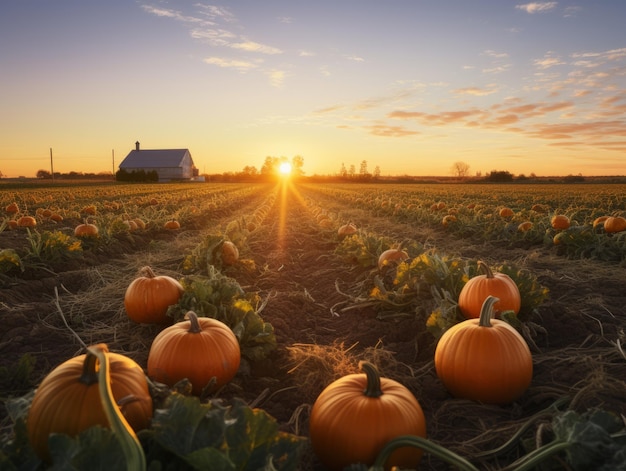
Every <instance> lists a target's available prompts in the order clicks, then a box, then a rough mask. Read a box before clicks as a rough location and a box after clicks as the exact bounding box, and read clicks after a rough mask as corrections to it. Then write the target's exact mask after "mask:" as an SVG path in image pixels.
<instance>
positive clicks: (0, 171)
mask: <svg viewBox="0 0 626 471" xmlns="http://www.w3.org/2000/svg"><path fill="white" fill-rule="evenodd" d="M2 177H4V173H2V170H0V178H2Z"/></svg>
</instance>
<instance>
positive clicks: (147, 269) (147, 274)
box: [139, 266, 156, 278]
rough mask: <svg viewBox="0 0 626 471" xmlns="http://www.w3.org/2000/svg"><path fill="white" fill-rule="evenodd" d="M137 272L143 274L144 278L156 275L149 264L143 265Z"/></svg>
mask: <svg viewBox="0 0 626 471" xmlns="http://www.w3.org/2000/svg"><path fill="white" fill-rule="evenodd" d="M139 273H141V276H144V277H146V278H154V277H155V276H156V275H155V273H154V271H153V270H152V268H151V267H149V266H145V267H143V268H142V269H141V270H139Z"/></svg>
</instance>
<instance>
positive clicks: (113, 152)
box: [111, 149, 115, 181]
mask: <svg viewBox="0 0 626 471" xmlns="http://www.w3.org/2000/svg"><path fill="white" fill-rule="evenodd" d="M111 160H112V167H111V170H112V173H113V181H115V149H111Z"/></svg>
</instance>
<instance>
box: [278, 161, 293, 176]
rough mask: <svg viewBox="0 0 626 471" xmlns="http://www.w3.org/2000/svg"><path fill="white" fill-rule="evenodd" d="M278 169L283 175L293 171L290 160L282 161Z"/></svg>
mask: <svg viewBox="0 0 626 471" xmlns="http://www.w3.org/2000/svg"><path fill="white" fill-rule="evenodd" d="M278 171H279V172H280V174H281V175H283V176H287V175H289V174H290V173H291V164H290V163H289V162H282V163H281V164H280V167H278Z"/></svg>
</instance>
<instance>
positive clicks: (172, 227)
mask: <svg viewBox="0 0 626 471" xmlns="http://www.w3.org/2000/svg"><path fill="white" fill-rule="evenodd" d="M163 227H165V229H169V230H171V231H175V230H176V229H180V223H179V222H178V221H175V220H171V221H167V222H166V223H165V225H164V226H163Z"/></svg>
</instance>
